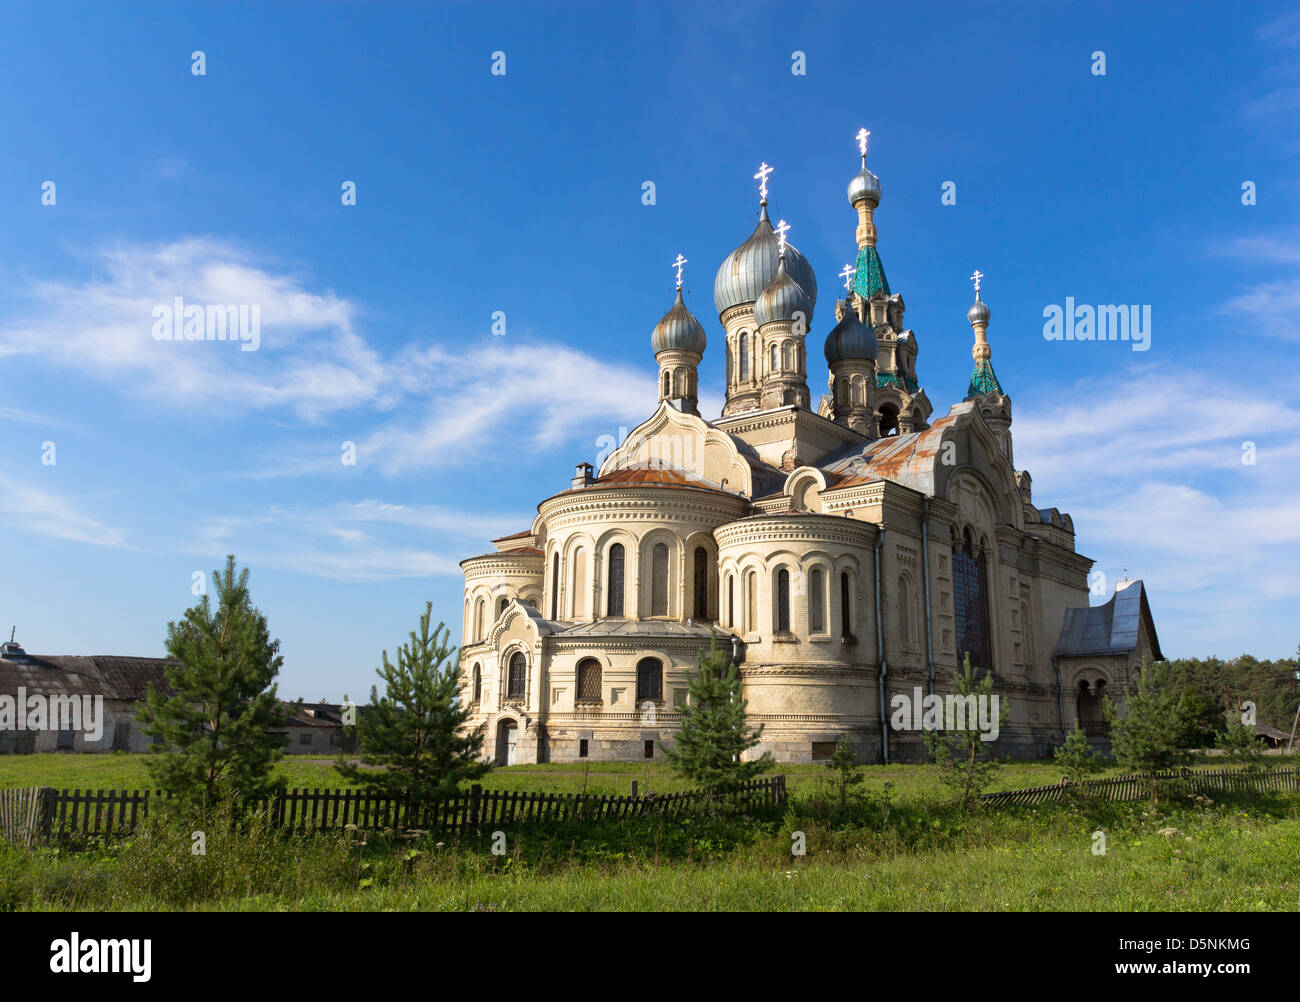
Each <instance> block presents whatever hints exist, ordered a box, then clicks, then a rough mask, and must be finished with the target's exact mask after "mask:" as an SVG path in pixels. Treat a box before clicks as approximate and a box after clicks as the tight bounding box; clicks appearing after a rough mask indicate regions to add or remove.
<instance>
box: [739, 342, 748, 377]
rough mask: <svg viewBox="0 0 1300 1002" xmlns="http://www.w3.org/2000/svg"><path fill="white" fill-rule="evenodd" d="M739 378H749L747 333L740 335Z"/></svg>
mask: <svg viewBox="0 0 1300 1002" xmlns="http://www.w3.org/2000/svg"><path fill="white" fill-rule="evenodd" d="M740 378H741V379H748V378H749V335H748V334H742V335H740Z"/></svg>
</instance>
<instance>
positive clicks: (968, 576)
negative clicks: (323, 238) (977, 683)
mask: <svg viewBox="0 0 1300 1002" xmlns="http://www.w3.org/2000/svg"><path fill="white" fill-rule="evenodd" d="M986 564H987V560H986V557H985V554H984V553H983V551H981V550H978V549H977V548H976V546H975V544H974V542H973V540H972V539H971V534H970V530H969V529H967V530H966V531H965V532H964V533H963V534H962V538H961V539H959V540H956V541H955V542H954V543H953V550H952V579H953V580H952V586H953V607H954V614H955V616H956V620H957V658H958V660H960V659H962V658H963V657H964V656H965V655H966V654H967V653H968V652H969V654H970V663H971V664H972V665H973V666H974V667H977V668H991V667H992V665H991V664H990V663H989V654H990V648H989V611H988V572H987V568H986Z"/></svg>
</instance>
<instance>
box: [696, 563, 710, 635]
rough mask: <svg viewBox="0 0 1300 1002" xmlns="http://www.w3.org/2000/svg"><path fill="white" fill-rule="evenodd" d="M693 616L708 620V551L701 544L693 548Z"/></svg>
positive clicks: (702, 620) (702, 621)
mask: <svg viewBox="0 0 1300 1002" xmlns="http://www.w3.org/2000/svg"><path fill="white" fill-rule="evenodd" d="M695 618H696V619H697V620H699V621H700V622H701V623H707V622H708V621H709V551H708V550H706V549H705V548H704V547H703V546H697V547H696V548H695Z"/></svg>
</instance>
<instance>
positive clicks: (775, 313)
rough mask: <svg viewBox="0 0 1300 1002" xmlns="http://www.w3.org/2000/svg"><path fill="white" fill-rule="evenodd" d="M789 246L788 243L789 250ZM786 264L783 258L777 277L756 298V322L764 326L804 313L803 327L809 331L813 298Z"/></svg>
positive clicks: (794, 317) (792, 318) (778, 267)
mask: <svg viewBox="0 0 1300 1002" xmlns="http://www.w3.org/2000/svg"><path fill="white" fill-rule="evenodd" d="M789 247H790V245H789V244H786V250H787V251H788V250H789ZM785 266H786V261H785V259H784V258H782V259H781V262H780V264H779V265H777V269H776V277H775V278H773V279H772V281H771V282H770V283H768V286H767V288H766V289H764V290H763V291H762V292H760V293H759V295H758V298H757V299H756V300H754V323H756V324H758V326H759V327H762V326H763V325H764V324H765V323H768V322H769V321H772V320H794V319H796V318H797V317H798V316H799V315H801V314H802V316H803V329H804V330H805V331H807V330H808V328H809V326H811V324H812V315H813V304H812V300H811V299H809V298H808V293H806V292H804V291H803V287H802V286H800V285H799V283H798V282H796V281H795V280H794V279H793V278H791V277H790V273H789V272H788V271H786V270H785Z"/></svg>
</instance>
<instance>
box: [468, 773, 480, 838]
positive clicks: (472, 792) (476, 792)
mask: <svg viewBox="0 0 1300 1002" xmlns="http://www.w3.org/2000/svg"><path fill="white" fill-rule="evenodd" d="M482 799H483V787H482V786H480V785H479V784H478V783H475V784H474V785H473V786H471V787H470V788H469V827H470V829H471V830H472V831H473V832H474V833H475V834H477V833H478V809H479V803H480V802H481V801H482Z"/></svg>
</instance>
